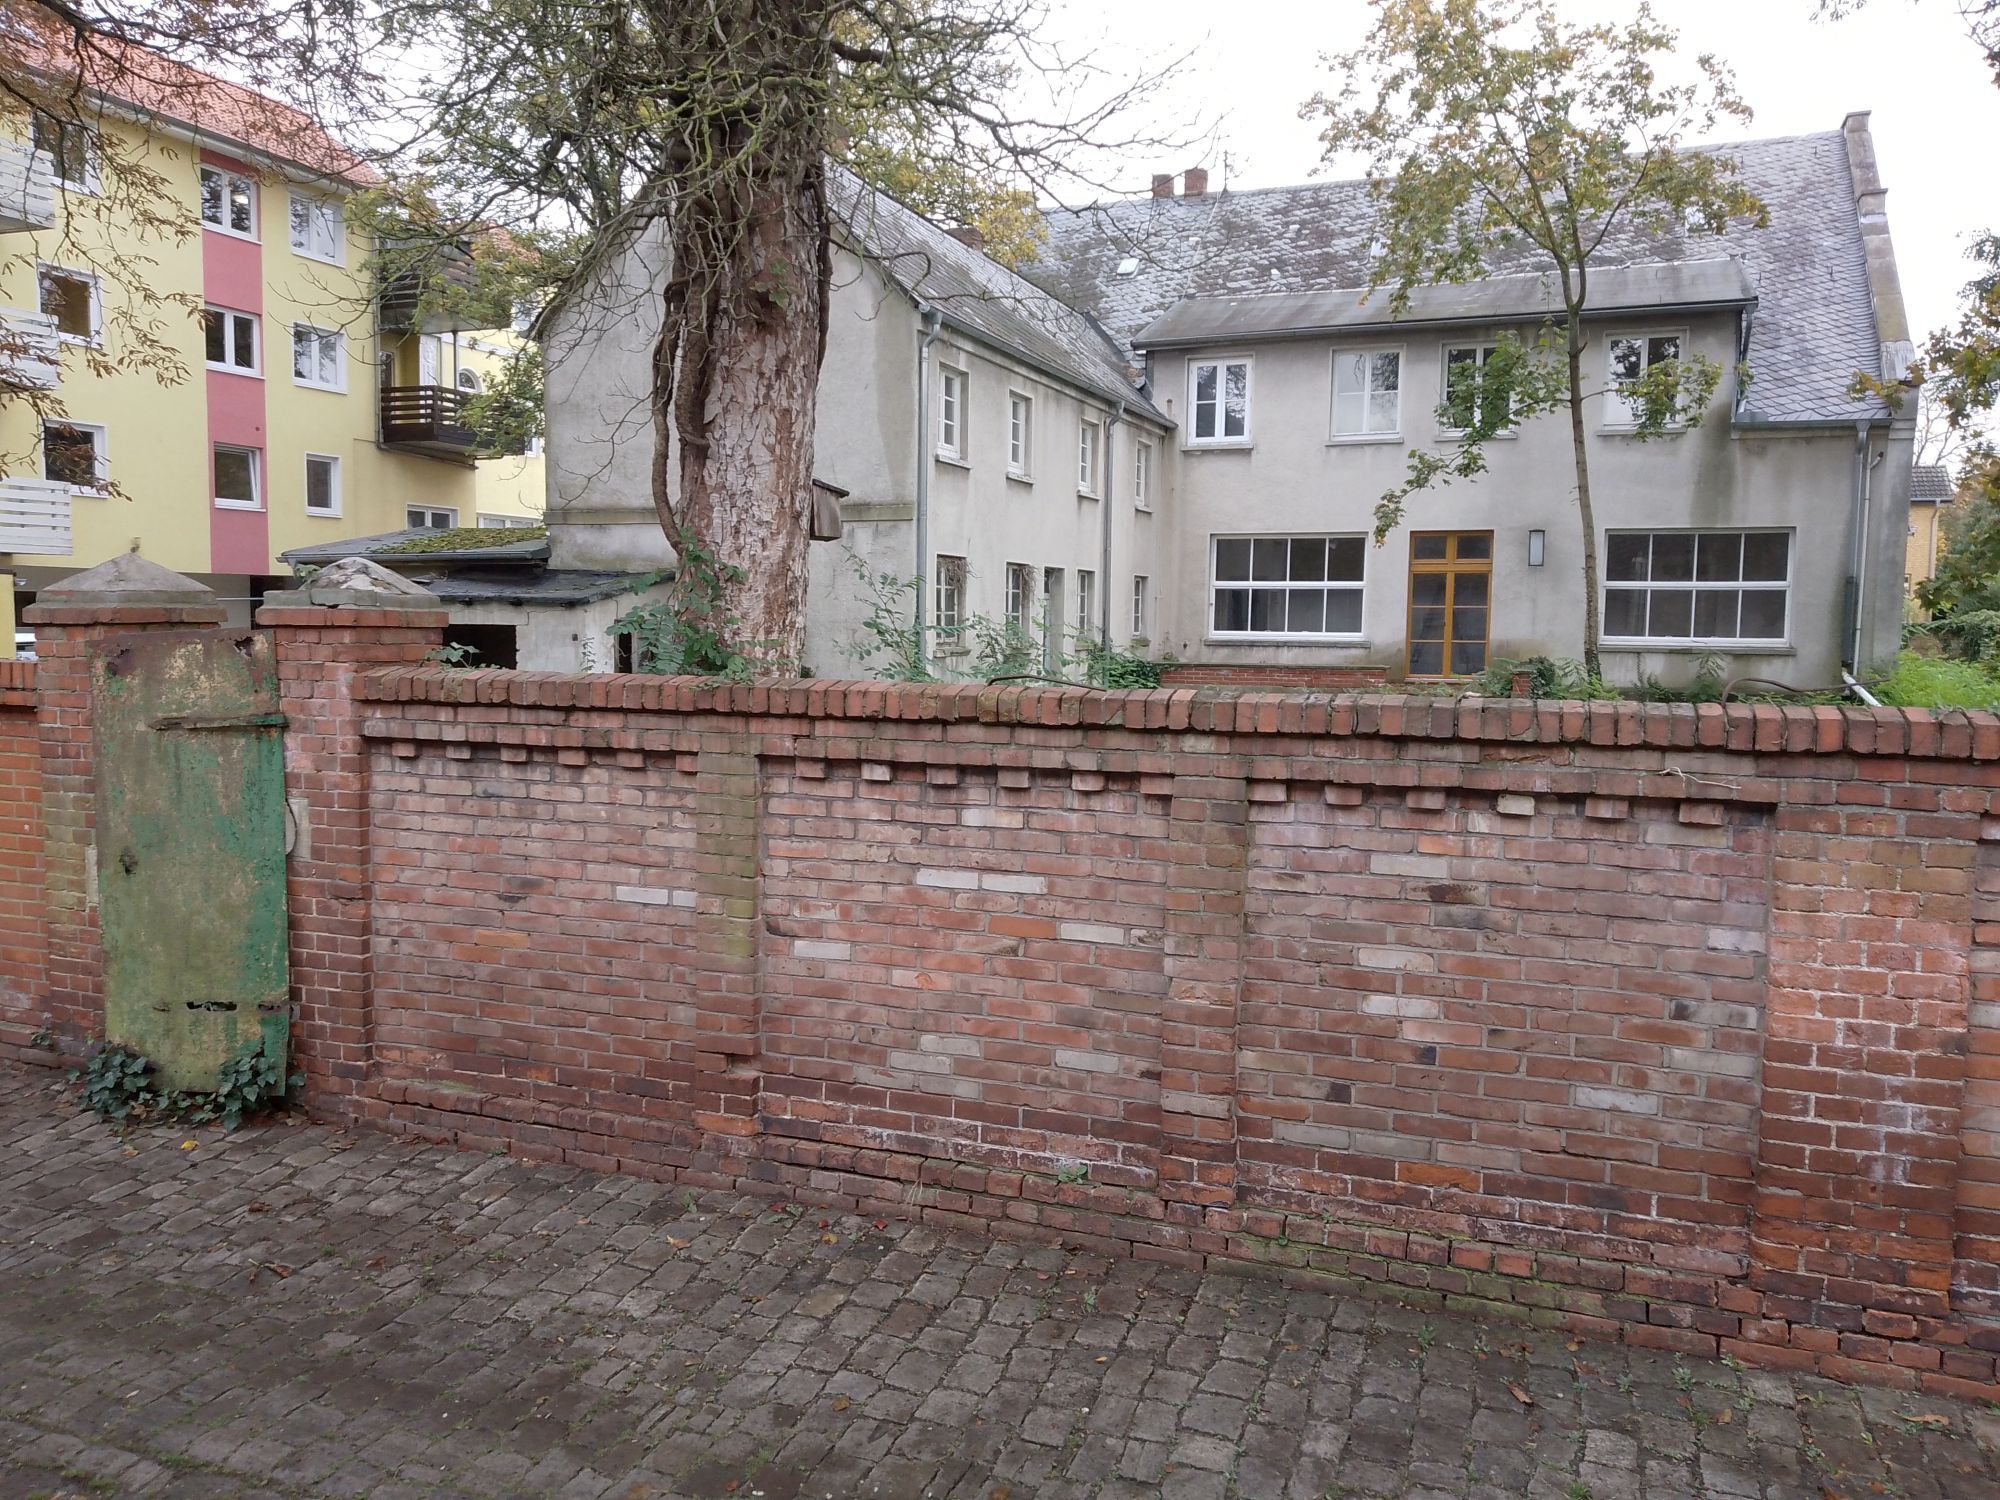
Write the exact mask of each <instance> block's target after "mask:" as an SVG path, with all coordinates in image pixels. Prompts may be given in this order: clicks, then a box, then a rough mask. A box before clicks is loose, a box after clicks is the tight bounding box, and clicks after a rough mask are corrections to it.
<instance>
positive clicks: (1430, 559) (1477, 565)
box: [1408, 531, 1493, 677]
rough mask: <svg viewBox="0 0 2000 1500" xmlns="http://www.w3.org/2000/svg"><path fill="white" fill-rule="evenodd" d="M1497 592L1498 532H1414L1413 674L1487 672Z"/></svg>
mask: <svg viewBox="0 0 2000 1500" xmlns="http://www.w3.org/2000/svg"><path fill="white" fill-rule="evenodd" d="M1492 594H1493V533H1492V532H1490V531H1419V532H1415V533H1413V534H1412V535H1411V537H1410V634H1409V642H1410V646H1409V661H1408V668H1409V675H1410V676H1412V677H1470V676H1473V675H1474V674H1475V673H1479V672H1483V671H1485V670H1486V639H1487V634H1488V618H1489V615H1490V612H1491V606H1492Z"/></svg>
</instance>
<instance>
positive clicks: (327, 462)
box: [306, 453, 340, 516]
mask: <svg viewBox="0 0 2000 1500" xmlns="http://www.w3.org/2000/svg"><path fill="white" fill-rule="evenodd" d="M306 514H307V515H309V516H337V515H339V514H340V459H339V457H338V456H337V455H335V454H332V453H308V454H307V455H306Z"/></svg>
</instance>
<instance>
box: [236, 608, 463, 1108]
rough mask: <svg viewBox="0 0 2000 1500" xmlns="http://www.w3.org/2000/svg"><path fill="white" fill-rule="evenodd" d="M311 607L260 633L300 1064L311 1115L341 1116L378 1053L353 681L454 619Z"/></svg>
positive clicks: (427, 649) (415, 658)
mask: <svg viewBox="0 0 2000 1500" xmlns="http://www.w3.org/2000/svg"><path fill="white" fill-rule="evenodd" d="M312 597H314V594H313V591H312V590H311V589H307V590H305V591H304V592H302V593H298V594H284V595H279V594H274V595H271V596H269V598H268V599H267V601H266V603H265V607H264V608H263V609H261V610H259V611H258V612H257V623H258V624H259V625H261V626H264V627H265V628H267V629H268V630H269V631H270V632H271V638H272V642H273V644H274V646H275V647H276V654H277V660H278V700H279V707H280V709H281V710H282V711H283V713H284V715H285V796H286V799H287V801H288V803H289V805H290V807H291V809H292V812H293V835H292V836H293V848H292V854H291V857H290V859H289V860H288V861H287V862H286V879H285V897H286V902H287V904H288V906H289V908H290V911H291V967H292V994H293V997H294V999H295V1000H296V1002H297V1005H298V1026H297V1031H296V1033H295V1045H296V1047H297V1049H298V1050H297V1053H296V1056H297V1057H298V1058H299V1060H300V1062H301V1064H302V1065H303V1068H304V1072H305V1075H306V1098H307V1101H308V1103H309V1104H310V1106H311V1107H312V1108H313V1109H314V1110H316V1111H321V1112H328V1113H333V1114H336V1115H338V1114H345V1113H347V1112H348V1110H349V1109H350V1108H351V1106H352V1103H353V1101H354V1099H355V1098H356V1096H358V1095H359V1094H360V1093H361V1091H362V1085H363V1083H364V1081H365V1080H366V1078H367V1076H368V1071H369V1067H370V1065H371V1063H372V1062H373V1054H374V1024H373V1015H374V1005H373V999H374V996H373V991H372V986H373V981H374V974H373V933H372V921H371V901H370V890H369V848H368V844H369V814H368V756H367V746H366V744H365V743H364V742H363V740H362V738H361V718H362V705H360V704H358V703H356V702H355V699H354V684H355V679H356V678H357V677H358V676H359V675H360V674H361V673H363V672H366V671H368V670H369V669H371V668H375V667H390V666H409V665H413V664H415V663H417V662H420V661H422V660H423V659H424V658H425V657H426V656H427V655H428V654H429V653H431V652H432V651H435V650H436V649H437V647H438V645H439V643H440V642H441V641H442V640H443V638H444V626H445V622H446V619H447V616H446V615H445V613H444V611H443V609H442V608H440V607H436V606H435V605H434V604H433V605H432V606H430V607H426V606H425V605H424V603H423V600H425V599H431V597H432V596H430V595H428V594H426V595H423V596H422V599H410V598H401V599H398V600H396V604H397V607H395V608H377V607H369V606H368V605H367V604H358V605H342V606H327V605H315V604H311V603H294V602H291V601H294V600H310V599H311V598H312ZM274 601H275V602H274Z"/></svg>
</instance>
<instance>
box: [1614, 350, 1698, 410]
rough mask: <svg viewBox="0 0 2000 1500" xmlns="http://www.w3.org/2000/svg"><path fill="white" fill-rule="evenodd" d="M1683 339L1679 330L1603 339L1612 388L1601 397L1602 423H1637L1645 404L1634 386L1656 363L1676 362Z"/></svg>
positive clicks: (1678, 358) (1678, 359)
mask: <svg viewBox="0 0 2000 1500" xmlns="http://www.w3.org/2000/svg"><path fill="white" fill-rule="evenodd" d="M1684 342H1685V340H1684V338H1683V336H1682V335H1681V334H1678V333H1627V334H1615V335H1613V336H1612V337H1611V338H1608V339H1606V340H1605V351H1606V355H1605V357H1606V359H1607V360H1608V361H1609V363H1610V370H1609V372H1608V373H1609V375H1610V377H1611V389H1610V390H1609V391H1608V392H1606V393H1605V397H1604V424H1605V426H1607V427H1636V426H1638V425H1639V421H1640V419H1641V418H1642V417H1643V416H1644V415H1645V412H1644V410H1643V406H1644V403H1643V402H1642V401H1641V400H1640V399H1639V397H1638V394H1637V392H1636V391H1635V390H1634V389H1633V387H1634V386H1635V385H1636V384H1637V382H1638V381H1639V380H1640V378H1641V377H1642V376H1644V375H1645V374H1646V372H1647V371H1648V370H1651V369H1653V368H1654V367H1655V366H1657V365H1665V364H1678V363H1679V362H1680V357H1681V348H1682V345H1683V343H1684Z"/></svg>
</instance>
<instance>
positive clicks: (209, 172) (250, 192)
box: [201, 166, 257, 240]
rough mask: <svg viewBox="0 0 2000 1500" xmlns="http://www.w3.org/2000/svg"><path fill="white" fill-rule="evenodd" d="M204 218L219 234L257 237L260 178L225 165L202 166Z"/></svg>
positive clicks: (205, 222) (209, 226)
mask: <svg viewBox="0 0 2000 1500" xmlns="http://www.w3.org/2000/svg"><path fill="white" fill-rule="evenodd" d="M201 222H202V224H203V225H204V226H205V227H206V228H209V229H213V230H215V231H216V232H217V233H219V234H233V235H235V236H236V237H237V238H238V239H242V240H254V239H256V238H257V180H256V179H255V178H254V177H246V176H245V175H244V174H243V173H241V172H231V171H227V170H225V169H224V168H222V167H209V166H204V167H203V168H202V169H201Z"/></svg>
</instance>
